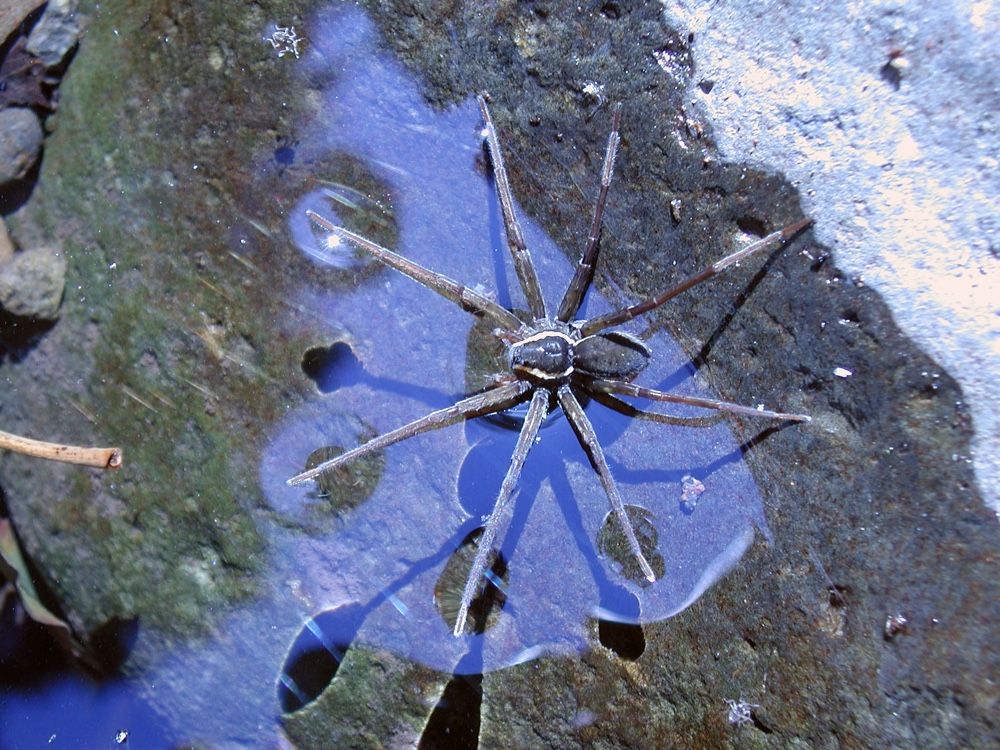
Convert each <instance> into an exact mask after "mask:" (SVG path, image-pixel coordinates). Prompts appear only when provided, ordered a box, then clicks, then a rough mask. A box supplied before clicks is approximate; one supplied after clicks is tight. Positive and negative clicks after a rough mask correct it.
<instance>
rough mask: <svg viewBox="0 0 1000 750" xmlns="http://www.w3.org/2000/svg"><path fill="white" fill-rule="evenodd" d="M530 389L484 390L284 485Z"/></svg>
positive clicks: (504, 404)
mask: <svg viewBox="0 0 1000 750" xmlns="http://www.w3.org/2000/svg"><path fill="white" fill-rule="evenodd" d="M530 389H531V384H530V383H526V382H524V381H521V380H518V381H515V382H513V383H508V384H507V385H501V386H499V387H498V388H494V389H493V390H490V391H486V392H485V393H478V394H476V395H475V396H469V397H468V398H463V399H462V400H461V401H458V402H456V403H454V404H452V405H451V406H448V407H445V408H444V409H438V410H437V411H433V412H431V413H430V414H428V415H426V416H423V417H421V418H420V419H417V420H414V421H413V422H410V423H409V424H405V425H403V426H402V427H397V428H396V429H395V430H392V431H390V432H386V433H383V434H382V435H379V436H377V437H374V438H372V439H371V440H369V441H368V442H367V443H363V444H362V445H359V446H358V447H357V448H352V449H351V450H349V451H347V452H346V453H341V454H340V455H339V456H335V457H334V458H331V459H330V460H329V461H324V462H323V463H321V464H319V465H318V466H314V467H313V468H311V469H309V470H307V471H303V472H302V473H301V474H296V475H295V476H294V477H292V478H291V479H289V480H288V482H287V483H288V484H290V485H295V484H302V483H303V482H307V481H309V480H310V479H315V478H316V477H318V476H319V475H320V474H322V473H323V472H325V471H330V470H331V469H335V468H337V467H338V466H341V465H343V464H345V463H347V462H348V461H353V460H354V459H355V458H360V457H361V456H364V455H367V454H369V453H371V452H372V451H376V450H380V449H382V448H385V447H386V446H389V445H392V444H394V443H398V442H400V441H401V440H406V439H407V438H411V437H413V436H414V435H419V434H420V433H422V432H429V431H430V430H436V429H438V428H440V427H447V426H448V425H450V424H454V423H455V422H458V421H460V420H462V419H467V418H469V417H479V416H482V415H484V414H492V413H494V412H498V411H503V410H504V409H508V408H510V407H511V406H514V405H515V404H517V403H520V402H521V401H523V400H524V395H525V394H526V393H527V392H528V391H529V390H530Z"/></svg>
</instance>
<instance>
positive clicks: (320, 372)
mask: <svg viewBox="0 0 1000 750" xmlns="http://www.w3.org/2000/svg"><path fill="white" fill-rule="evenodd" d="M302 372H303V373H305V375H306V377H307V378H309V379H310V380H312V381H313V382H314V383H315V384H316V388H317V389H318V390H319V392H320V393H333V392H334V391H335V390H337V389H338V388H342V387H344V386H348V385H354V384H355V383H358V382H360V380H361V378H362V376H363V375H364V367H362V365H361V362H360V361H359V360H358V358H357V357H356V356H354V352H353V351H352V350H351V347H350V346H349V345H348V344H346V343H344V342H343V341H337V342H335V343H333V344H331V345H330V346H315V347H313V348H312V349H308V350H306V353H305V354H303V355H302Z"/></svg>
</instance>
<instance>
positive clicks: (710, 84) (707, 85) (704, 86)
mask: <svg viewBox="0 0 1000 750" xmlns="http://www.w3.org/2000/svg"><path fill="white" fill-rule="evenodd" d="M698 88H700V89H701V90H702V91H704V92H705V93H706V94H711V93H712V89H714V88H715V81H711V80H707V79H706V80H701V81H698Z"/></svg>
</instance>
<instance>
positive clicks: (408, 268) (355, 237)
mask: <svg viewBox="0 0 1000 750" xmlns="http://www.w3.org/2000/svg"><path fill="white" fill-rule="evenodd" d="M306 215H307V216H308V217H309V219H310V220H311V221H312V222H313V223H314V224H316V225H317V226H318V227H320V228H321V229H323V230H324V231H327V232H329V233H330V234H333V235H336V236H337V237H342V238H343V239H345V240H347V241H348V242H351V243H352V244H354V245H356V246H357V247H358V248H360V249H362V250H364V251H365V252H367V253H370V254H371V255H373V256H374V257H375V258H376V259H377V260H379V261H380V262H382V263H383V264H385V265H387V266H389V268H394V269H395V270H397V271H399V272H400V273H402V274H403V275H404V276H409V277H410V278H411V279H413V280H414V281H416V282H417V283H418V284H420V285H421V286H424V287H426V288H428V289H430V290H431V291H434V292H437V293H438V294H440V295H441V296H442V297H444V298H445V299H449V300H451V301H452V302H454V303H456V304H457V305H459V306H461V307H462V309H463V310H466V311H468V312H471V313H474V314H476V315H484V316H486V317H488V318H490V319H491V320H492V321H493V322H494V323H496V324H497V325H498V326H500V327H501V328H502V329H503V331H504V332H505V333H515V332H517V331H519V330H521V328H523V326H524V323H522V322H521V320H519V319H518V317H517V316H516V315H514V313H512V312H510V311H509V310H506V309H505V308H503V307H501V306H500V305H498V304H497V303H496V302H494V301H493V300H491V299H490V298H489V297H484V296H483V295H482V294H479V293H478V292H474V291H472V290H471V289H469V288H468V287H467V286H464V285H463V284H460V283H458V282H457V281H455V280H454V279H451V278H449V277H447V276H445V275H444V274H441V273H437V272H436V271H431V270H430V269H429V268H424V267H423V266H421V265H420V264H419V263H414V262H413V261H412V260H409V259H408V258H404V257H403V256H402V255H399V254H398V253H394V252H393V251H392V250H389V249H388V248H385V247H382V246H381V245H379V244H377V243H375V242H372V241H371V240H369V239H367V238H365V237H362V236H361V235H360V234H355V233H354V232H352V231H351V230H349V229H344V228H343V227H338V226H337V225H336V224H334V223H332V222H330V221H329V220H327V219H324V218H323V217H322V216H320V215H319V214H318V213H316V212H315V211H306Z"/></svg>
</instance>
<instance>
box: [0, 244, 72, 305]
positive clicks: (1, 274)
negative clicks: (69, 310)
mask: <svg viewBox="0 0 1000 750" xmlns="http://www.w3.org/2000/svg"><path fill="white" fill-rule="evenodd" d="M65 286H66V259H65V258H64V257H63V255H62V253H61V252H59V251H58V250H53V249H51V248H35V249H33V250H28V251H27V252H23V253H18V254H17V255H15V256H14V257H13V258H12V259H11V260H9V261H8V262H7V263H5V264H4V265H3V266H0V308H2V309H3V310H5V311H6V312H8V313H10V314H11V315H17V316H18V317H22V318H36V319H39V320H55V319H56V318H58V317H59V305H60V303H61V302H62V296H63V289H64V288H65Z"/></svg>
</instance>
